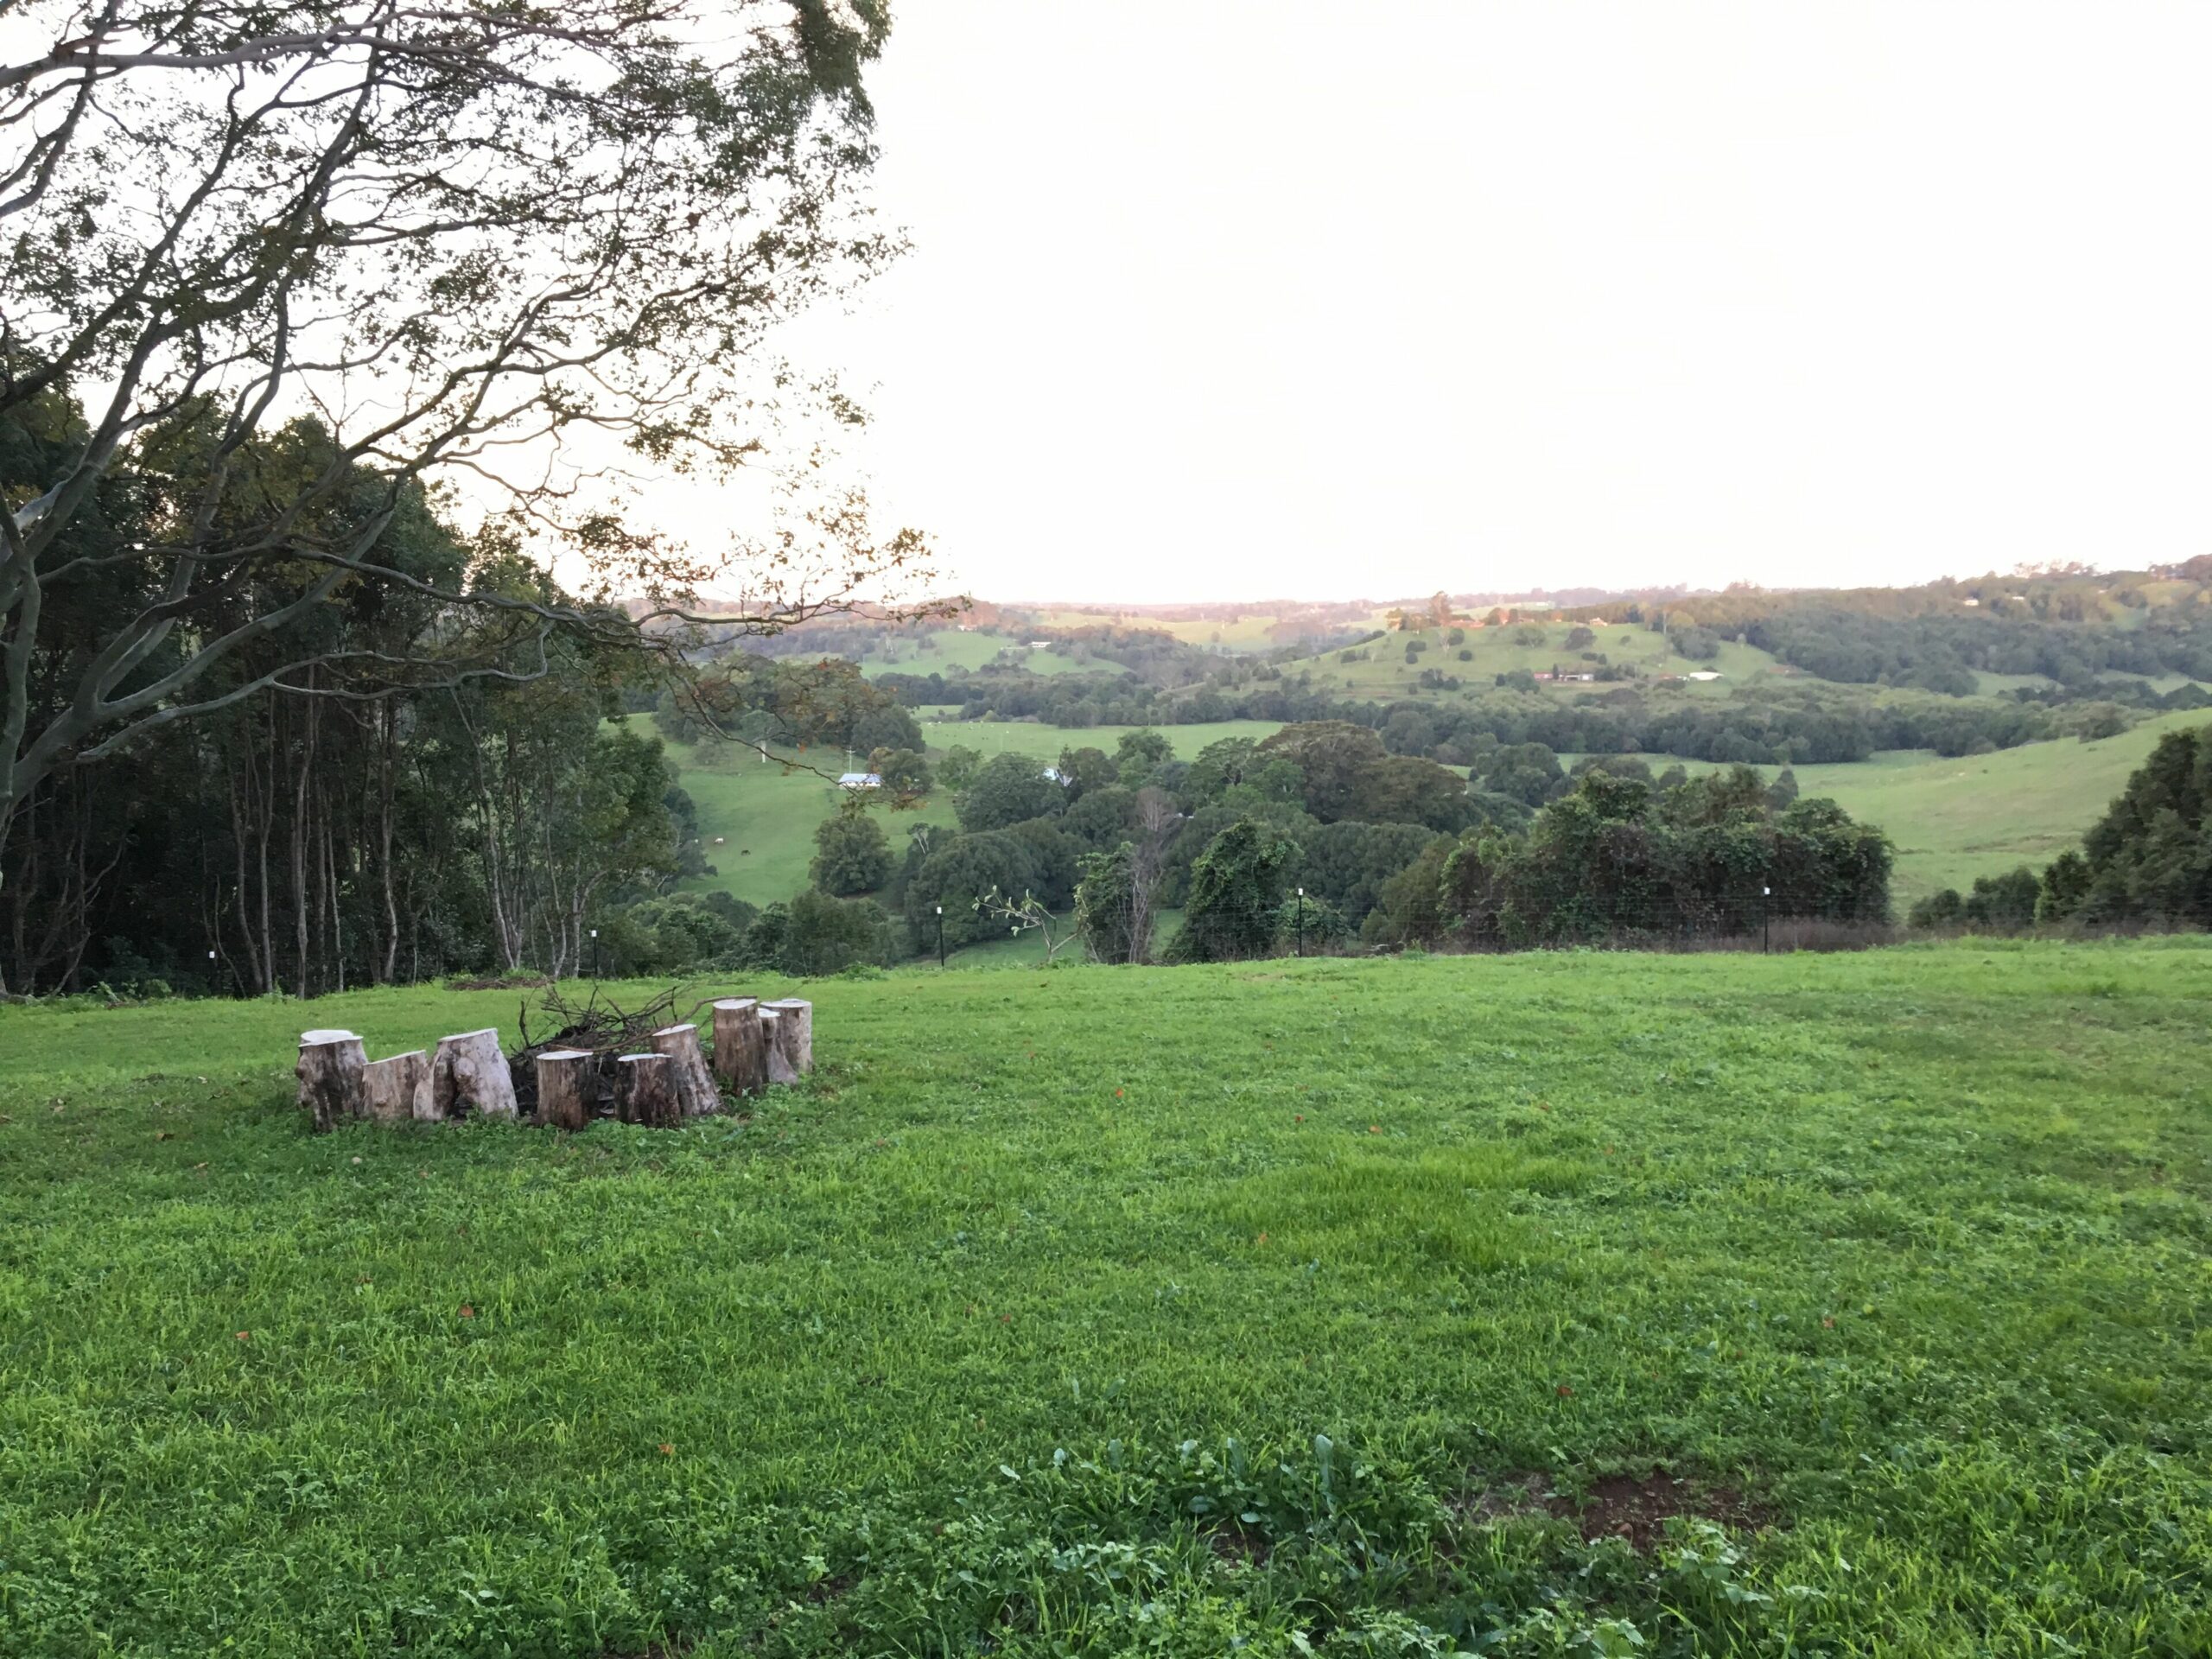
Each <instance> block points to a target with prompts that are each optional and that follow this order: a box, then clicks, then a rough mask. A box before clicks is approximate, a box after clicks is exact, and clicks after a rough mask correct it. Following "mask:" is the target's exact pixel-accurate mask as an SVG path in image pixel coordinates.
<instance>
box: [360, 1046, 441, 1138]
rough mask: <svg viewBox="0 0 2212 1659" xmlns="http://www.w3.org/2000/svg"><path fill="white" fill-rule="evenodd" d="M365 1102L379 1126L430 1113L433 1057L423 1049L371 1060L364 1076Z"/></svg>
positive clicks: (370, 1114) (425, 1115)
mask: <svg viewBox="0 0 2212 1659" xmlns="http://www.w3.org/2000/svg"><path fill="white" fill-rule="evenodd" d="M361 1101H362V1105H363V1107H364V1109H365V1110H366V1111H367V1113H368V1115H369V1116H370V1117H371V1118H372V1120H373V1121H375V1122H378V1123H404V1122H407V1121H408V1120H409V1119H410V1118H415V1117H428V1116H429V1114H430V1057H429V1055H428V1054H425V1053H424V1052H423V1051H422V1050H421V1049H419V1048H418V1049H416V1050H415V1051H414V1052H412V1053H411V1054H395V1055H393V1056H392V1057H391V1058H390V1059H388V1060H371V1061H370V1062H369V1064H368V1065H367V1067H366V1069H365V1070H364V1071H362V1073H361Z"/></svg>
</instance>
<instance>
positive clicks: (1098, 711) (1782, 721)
mask: <svg viewBox="0 0 2212 1659" xmlns="http://www.w3.org/2000/svg"><path fill="white" fill-rule="evenodd" d="M876 684H877V685H878V686H879V687H880V688H881V689H882V690H885V691H887V692H889V693H891V694H893V696H897V697H898V698H899V700H900V701H901V702H906V703H908V704H911V705H917V706H921V705H947V704H949V705H951V706H953V707H955V708H957V709H958V710H959V713H960V715H961V716H963V717H964V718H968V719H982V718H987V717H988V718H996V719H1000V720H1035V721H1039V722H1040V723H1042V724H1045V725H1050V726H1065V727H1073V728H1087V727H1091V726H1140V725H1154V726H1179V725H1196V724H1204V723H1207V722H1211V721H1222V720H1262V721H1279V722H1282V723H1285V724H1288V723H1291V722H1294V721H1315V720H1333V721H1346V722H1349V723H1351V724H1352V725H1357V726H1366V727H1370V728H1373V729H1376V730H1377V731H1381V732H1383V733H1384V734H1385V735H1386V739H1387V740H1388V741H1390V743H1391V744H1392V746H1393V747H1395V748H1396V749H1398V750H1399V752H1401V753H1435V754H1436V755H1438V756H1439V757H1440V758H1441V759H1443V760H1447V761H1449V762H1451V763H1452V764H1454V765H1461V766H1464V765H1465V764H1466V760H1465V753H1466V752H1467V751H1468V749H1469V747H1471V745H1472V744H1473V743H1474V742H1476V741H1478V739H1480V738H1484V737H1488V738H1491V739H1493V740H1495V741H1498V742H1501V743H1541V744H1544V745H1545V746H1546V747H1549V748H1553V749H1556V750H1561V751H1579V752H1581V753H1598V754H1635V753H1641V754H1678V755H1682V756H1685V757H1687V758H1688V759H1690V760H1712V761H1718V762H1719V763H1721V764H1723V765H1746V766H1808V765H1813V764H1816V763H1825V762H1832V761H1840V760H1865V759H1866V757H1867V756H1869V755H1871V754H1872V753H1874V752H1875V751H1877V750H1878V749H1933V750H1935V751H1936V753H1940V754H1948V755H1961V754H1971V753H1978V752H1986V751H1988V750H1991V749H2008V748H2012V747H2016V746H2017V745H2018V744H2022V743H2031V742H2035V741H2038V740H2040V739H2044V738H2050V737H2058V736H2065V735H2069V734H2075V733H2078V732H2081V731H2082V730H2084V729H2085V728H2086V726H2087V724H2088V722H2091V721H2095V720H2096V719H2098V718H2099V717H2100V714H2101V713H2102V714H2103V715H2107V716H2108V715H2110V714H2111V713H2112V712H2113V711H2098V710H2096V709H2094V706H2077V707H2075V708H2070V709H2061V710H2054V709H2051V708H2050V707H2047V706H2045V705H2044V704H2041V703H2037V702H2023V701H2020V700H2018V699H2014V698H2009V697H1982V698H1963V697H1950V696H1938V695H1936V694H1932V693H1910V692H1896V693H1891V694H1889V695H1886V696H1882V697H1880V698H1876V697H1874V696H1869V695H1867V694H1865V693H1854V692H1848V691H1841V690H1835V689H1834V688H1827V687H1821V686H1817V685H1777V686H1775V687H1772V688H1771V689H1768V688H1762V689H1760V690H1758V692H1756V693H1755V694H1751V695H1739V696H1735V697H1732V698H1728V699H1726V700H1722V699H1718V698H1715V699H1712V700H1709V701H1708V700H1705V699H1692V698H1688V697H1684V696H1649V695H1647V694H1646V693H1645V692H1643V691H1642V690H1638V689H1636V688H1633V687H1626V686H1624V687H1622V688H1619V689H1618V690H1615V691H1613V692H1611V693H1609V694H1608V695H1606V696H1601V697H1593V698H1587V699H1581V700H1578V701H1574V702H1564V701H1560V700H1559V699H1555V698H1552V697H1548V696H1544V695H1543V694H1542V693H1541V692H1516V691H1510V690H1490V691H1484V692H1479V693H1474V694H1470V695H1469V696H1465V697H1464V698H1454V699H1443V698H1437V699H1423V700H1414V699H1409V698H1407V699H1397V700H1393V701H1389V702H1383V701H1375V700H1366V699H1357V698H1346V697H1342V696H1334V695H1332V694H1329V693H1327V692H1324V691H1315V690H1309V689H1307V688H1306V686H1305V685H1304V684H1303V683H1300V681H1298V680H1295V679H1293V678H1291V677H1286V676H1284V675H1281V673H1275V674H1274V677H1272V678H1255V679H1254V680H1253V681H1252V682H1251V683H1248V684H1246V685H1244V686H1243V687H1240V688H1236V689H1233V690H1224V689H1222V688H1220V687H1217V686H1212V685H1208V686H1205V687H1203V688H1201V689H1199V690H1197V691H1195V692H1191V693H1182V694H1178V693H1174V692H1170V691H1166V690H1161V689H1160V688H1158V687H1154V686H1150V685H1144V684H1134V683H1129V682H1128V681H1125V680H1120V679H1116V680H1113V681H1100V680H1096V679H1090V678H1084V677H1077V676H1075V675H1060V676H1054V677H1050V678H1047V677H1042V676H1036V675H1024V676H1019V677H1004V678H1000V677H994V678H992V679H990V680H988V681H987V682H986V681H979V680H970V679H963V678H959V677H954V678H950V679H947V678H945V677H943V676H941V675H912V674H886V675H883V676H881V677H880V678H879V679H878V680H877V681H876ZM1394 722H1395V732H1394V726H1393V723H1394ZM2113 729H2117V727H2114V728H2113Z"/></svg>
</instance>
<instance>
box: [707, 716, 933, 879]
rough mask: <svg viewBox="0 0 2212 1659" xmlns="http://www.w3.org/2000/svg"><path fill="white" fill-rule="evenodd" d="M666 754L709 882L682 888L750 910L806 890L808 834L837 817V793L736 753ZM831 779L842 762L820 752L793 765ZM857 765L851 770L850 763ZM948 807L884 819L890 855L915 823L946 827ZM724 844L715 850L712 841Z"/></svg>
mask: <svg viewBox="0 0 2212 1659" xmlns="http://www.w3.org/2000/svg"><path fill="white" fill-rule="evenodd" d="M669 753H670V756H671V759H673V760H675V762H676V764H677V768H678V771H679V774H680V776H679V781H680V782H681V783H682V784H683V788H684V790H685V791H686V792H687V793H689V794H690V797H691V801H692V804H693V805H694V806H695V807H696V809H697V813H698V823H699V834H700V836H701V838H702V840H703V841H704V842H706V848H705V852H706V855H707V862H708V863H709V864H711V865H712V866H714V868H715V874H713V875H708V876H701V877H699V878H697V879H696V880H692V881H691V882H690V883H688V884H687V885H688V886H689V887H693V888H696V889H698V890H701V891H705V890H710V889H714V888H720V889H721V890H722V891H724V892H726V893H734V894H736V895H737V896H738V897H739V898H741V899H747V900H749V901H751V902H752V903H753V904H756V905H766V904H772V903H773V902H775V901H776V900H777V899H788V898H790V897H791V895H792V894H793V893H798V891H800V890H801V889H802V888H804V887H805V886H806V885H807V875H806V869H807V865H808V864H809V863H810V861H812V859H813V857H814V831H815V829H816V827H817V825H818V824H820V823H822V821H823V819H824V818H827V817H831V816H832V815H833V814H835V813H836V810H837V804H838V802H839V800H840V799H841V798H842V796H841V793H840V791H839V790H838V788H837V785H836V784H835V783H833V782H831V781H830V780H829V779H826V778H823V777H822V776H820V775H819V774H817V773H816V772H807V771H787V770H786V769H785V767H784V766H780V765H778V764H776V763H775V762H773V761H772V762H770V763H769V764H767V765H766V766H764V765H762V764H761V763H760V759H759V758H758V756H757V755H755V754H754V753H753V751H752V750H750V749H747V748H744V747H741V746H736V745H732V746H728V747H721V746H717V747H714V748H712V749H709V748H708V747H706V746H704V745H682V744H671V746H670V748H669ZM799 758H800V759H803V760H805V761H806V762H807V763H808V764H809V765H811V766H820V767H822V768H823V770H824V771H826V772H831V773H836V772H841V771H842V770H843V769H844V763H845V762H844V756H843V755H842V753H833V752H829V751H826V750H825V751H821V752H818V753H810V754H807V755H804V756H803V757H799ZM855 764H857V762H856V763H855ZM925 817H934V818H936V819H938V820H941V821H944V822H946V823H950V821H951V817H952V809H951V804H950V801H942V802H940V801H935V800H933V801H931V802H929V803H928V804H926V805H925V807H923V808H922V809H920V810H918V811H915V812H908V811H904V810H902V811H899V812H893V811H891V810H888V809H887V808H886V809H885V810H884V812H883V826H884V832H885V833H886V834H887V835H888V836H890V837H891V842H892V849H893V851H894V852H899V853H903V852H904V851H905V849H906V825H907V824H909V823H916V822H918V821H919V820H920V819H922V818H925ZM715 836H721V837H723V844H722V845H721V846H719V847H717V846H715V844H714V842H715Z"/></svg>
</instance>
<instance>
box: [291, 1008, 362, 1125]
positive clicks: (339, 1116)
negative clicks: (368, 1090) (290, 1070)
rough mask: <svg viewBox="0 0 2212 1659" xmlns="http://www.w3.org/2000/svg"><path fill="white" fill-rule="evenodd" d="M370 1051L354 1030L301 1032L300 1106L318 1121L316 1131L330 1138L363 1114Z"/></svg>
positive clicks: (298, 1074)
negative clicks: (363, 1083)
mask: <svg viewBox="0 0 2212 1659" xmlns="http://www.w3.org/2000/svg"><path fill="white" fill-rule="evenodd" d="M368 1061H369V1057H368V1052H367V1051H366V1050H365V1049H364V1048H363V1047H362V1046H361V1039H359V1037H356V1036H355V1035H354V1034H353V1033H352V1032H350V1031H303V1032H302V1033H300V1063H299V1065H298V1066H297V1067H296V1075H297V1077H299V1080H300V1104H301V1105H302V1106H304V1107H305V1108H307V1109H308V1115H309V1116H311V1117H312V1118H313V1119H314V1120H315V1133H316V1134H317V1135H327V1134H329V1133H330V1131H331V1130H332V1129H334V1128H336V1127H337V1126H338V1125H339V1124H340V1123H343V1122H347V1121H348V1120H350V1119H353V1118H356V1117H359V1116H360V1115H361V1073H362V1071H364V1070H365V1068H366V1067H367V1065H368Z"/></svg>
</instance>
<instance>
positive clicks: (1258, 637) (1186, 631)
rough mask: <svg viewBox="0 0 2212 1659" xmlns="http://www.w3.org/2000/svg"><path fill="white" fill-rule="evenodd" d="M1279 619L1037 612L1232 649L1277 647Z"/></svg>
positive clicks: (1379, 616)
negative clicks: (1229, 619)
mask: <svg viewBox="0 0 2212 1659" xmlns="http://www.w3.org/2000/svg"><path fill="white" fill-rule="evenodd" d="M1276 620H1278V619H1276V618H1275V617H1274V616H1270V615H1267V614H1264V613H1256V612H1255V613H1252V614H1250V615H1248V616H1240V617H1238V618H1236V620H1234V621H1222V620H1212V619H1210V618H1198V617H1192V618H1180V619H1171V618H1165V617H1157V616H1141V615H1137V614H1135V613H1118V614H1117V613H1112V612H1104V611H1044V612H1039V613H1038V621H1039V625H1040V626H1045V627H1053V628H1096V627H1103V626H1108V625H1109V624H1113V623H1118V624H1120V625H1121V626H1124V627H1129V628H1145V629H1148V630H1150V631H1151V632H1154V633H1165V634H1168V635H1171V636H1173V638H1175V639H1180V640H1181V641H1182V642H1183V643H1184V644H1185V645H1206V646H1217V647H1219V648H1220V649H1221V650H1224V651H1227V652H1267V651H1272V650H1274V649H1275V648H1276V646H1277V645H1279V644H1280V643H1281V642H1280V641H1278V640H1277V639H1275V637H1274V625H1275V623H1276ZM1375 626H1376V627H1380V626H1383V613H1381V612H1380V611H1378V612H1376V614H1375Z"/></svg>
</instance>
